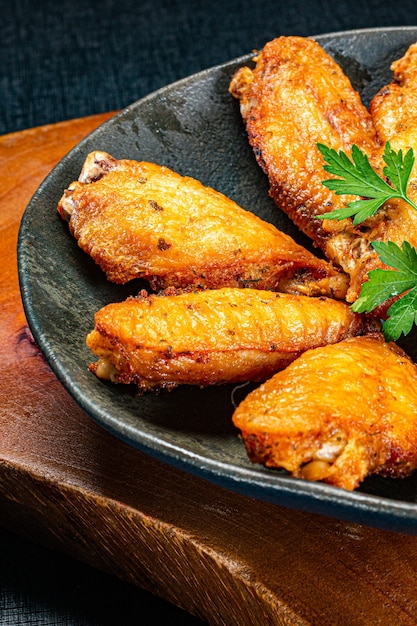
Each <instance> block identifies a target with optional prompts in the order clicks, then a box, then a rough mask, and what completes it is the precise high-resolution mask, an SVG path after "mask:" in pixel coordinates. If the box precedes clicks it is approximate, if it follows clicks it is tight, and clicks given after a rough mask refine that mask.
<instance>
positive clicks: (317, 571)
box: [0, 113, 417, 626]
mask: <svg viewBox="0 0 417 626" xmlns="http://www.w3.org/2000/svg"><path fill="white" fill-rule="evenodd" d="M110 115H111V114H110V113H108V114H103V115H98V116H94V117H89V118H83V119H79V120H74V121H69V122H63V123H60V124H56V125H50V126H43V127H40V128H34V129H30V130H27V131H24V132H19V133H14V134H10V135H6V136H3V137H0V204H1V208H0V232H1V248H0V250H1V258H0V282H1V289H0V298H1V308H0V333H1V335H0V345H1V361H0V422H1V428H0V524H2V525H3V526H4V527H6V528H8V529H10V530H12V531H13V532H16V533H18V534H20V535H22V536H23V537H25V538H29V539H30V540H32V541H35V542H38V543H40V544H43V545H44V546H46V547H49V548H53V549H56V550H58V551H61V552H64V553H67V554H69V555H71V556H73V557H76V558H78V559H80V560H82V561H84V562H86V563H88V564H90V565H93V566H95V567H96V568H99V569H101V570H104V571H106V572H110V573H112V574H114V575H115V576H117V577H119V578H121V579H124V580H126V581H130V582H132V583H134V584H136V585H138V586H140V587H143V588H144V589H146V590H148V591H151V592H152V593H155V594H157V595H159V596H161V597H163V598H165V599H167V600H169V601H170V602H172V603H174V604H176V605H178V606H179V607H181V608H183V609H186V610H187V611H189V612H190V613H192V614H194V615H196V616H198V617H200V618H201V619H203V620H205V621H207V622H208V623H209V624H213V625H220V624H222V625H230V626H237V625H238V626H246V625H247V626H257V625H259V626H267V625H269V624H274V625H276V624H278V625H281V624H282V625H283V624H286V625H289V624H291V625H293V626H294V625H295V626H307V625H313V624H314V625H320V626H330V625H331V626H337V625H339V624H340V625H343V626H349V625H352V626H359V625H361V624H366V625H372V626H375V625H376V624H381V625H383V626H390V625H392V626H404V625H410V626H411V625H415V624H417V536H416V537H414V536H408V535H402V534H397V533H391V532H387V531H381V530H375V529H372V528H368V527H364V526H361V525H358V524H352V523H347V522H341V521H338V520H334V519H328V518H324V517H319V516H317V515H312V514H308V513H304V512H300V511H292V510H286V509H284V508H279V507H277V506H274V505H271V504H267V503H263V502H258V501H255V500H251V499H249V498H246V497H244V496H240V495H237V494H234V493H231V492H228V491H226V490H223V489H221V488H219V487H217V486H215V485H212V484H210V483H207V482H205V481H204V480H202V479H199V478H197V477H194V476H191V475H188V474H187V473H185V472H182V471H180V470H177V469H173V468H172V467H169V466H167V465H165V464H163V463H162V462H159V461H156V460H155V459H153V458H150V457H148V456H146V455H144V454H142V453H141V452H139V451H137V450H134V449H132V448H130V447H128V446H127V445H125V444H124V443H123V442H121V441H119V440H118V439H116V438H115V437H113V436H112V435H111V434H109V433H108V432H105V431H104V430H102V429H101V428H100V427H99V426H98V425H96V424H95V422H93V421H92V420H91V419H90V418H88V417H87V416H86V415H85V414H84V413H83V412H82V411H81V410H80V409H79V408H78V406H77V405H76V404H75V402H74V401H73V400H72V399H71V398H70V397H69V396H68V394H67V393H66V391H65V390H64V389H63V388H62V386H61V385H60V383H59V382H58V380H57V379H56V378H55V376H54V374H53V373H52V372H51V370H50V368H49V366H48V365H47V364H46V362H45V361H44V359H43V357H42V355H41V353H40V352H39V350H38V349H37V347H36V345H35V344H34V342H33V339H32V336H31V333H30V331H29V330H28V328H27V325H26V320H25V316H24V313H23V309H22V305H21V300H20V292H19V286H18V277H17V266H16V242H17V233H18V227H19V222H20V219H21V216H22V213H23V211H24V209H25V206H26V204H27V203H28V201H29V200H30V197H31V195H32V194H33V192H34V191H35V190H36V188H37V187H38V185H39V184H40V183H41V181H42V180H43V178H44V177H45V176H46V175H47V174H48V172H49V171H50V170H51V169H52V167H53V166H54V165H55V164H56V163H57V162H58V161H59V160H60V159H61V158H62V156H63V155H64V154H65V153H66V152H67V151H68V150H69V149H71V148H72V147H73V146H74V145H75V144H76V143H78V141H80V140H81V139H82V138H83V137H84V136H85V135H86V134H87V133H88V132H90V131H92V130H93V129H94V128H96V127H97V126H98V125H99V124H101V123H102V122H104V121H105V120H106V119H107V118H109V117H110Z"/></svg>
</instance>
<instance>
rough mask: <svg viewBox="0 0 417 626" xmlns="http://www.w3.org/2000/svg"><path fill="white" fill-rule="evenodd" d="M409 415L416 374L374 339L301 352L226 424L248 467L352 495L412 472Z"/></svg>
mask: <svg viewBox="0 0 417 626" xmlns="http://www.w3.org/2000/svg"><path fill="white" fill-rule="evenodd" d="M416 415H417V366H416V365H415V364H414V363H413V362H412V361H411V360H410V359H409V357H408V356H407V355H406V354H405V353H404V352H403V351H402V350H401V349H400V348H399V347H397V346H396V345H395V344H394V343H386V342H385V341H384V340H383V338H382V337H381V336H378V335H377V334H375V336H362V337H353V338H349V339H346V340H344V341H341V342H340V343H337V344H334V345H328V346H325V347H322V348H317V349H314V350H309V351H307V352H305V353H304V354H303V355H301V356H300V357H299V358H298V359H297V360H296V361H294V362H293V363H292V364H290V365H289V366H288V367H287V368H286V369H285V370H283V371H281V372H279V373H277V374H275V375H274V376H273V377H272V378H271V379H269V380H268V381H267V382H266V383H264V384H262V385H261V386H260V387H258V388H257V389H255V390H254V391H252V392H251V393H249V394H248V395H247V396H246V398H245V399H244V400H243V401H242V402H241V404H240V405H239V406H238V407H237V409H236V411H235V413H234V415H233V418H232V419H233V422H234V424H235V426H236V427H237V428H238V429H239V430H240V431H241V434H242V437H243V440H244V443H245V446H246V450H247V453H248V456H249V458H250V460H251V461H253V462H254V463H261V464H264V465H266V466H268V467H275V468H283V469H285V470H287V471H288V472H289V473H290V474H291V475H293V476H295V477H298V478H305V479H308V480H322V481H324V482H327V483H330V484H333V485H336V486H337V487H342V488H344V489H348V490H352V489H355V488H356V487H358V486H359V485H360V483H361V482H362V481H363V480H364V478H365V477H366V476H368V475H370V474H379V475H381V476H390V477H403V476H407V475H408V474H410V473H411V472H412V471H413V470H415V469H416V467H417V419H416Z"/></svg>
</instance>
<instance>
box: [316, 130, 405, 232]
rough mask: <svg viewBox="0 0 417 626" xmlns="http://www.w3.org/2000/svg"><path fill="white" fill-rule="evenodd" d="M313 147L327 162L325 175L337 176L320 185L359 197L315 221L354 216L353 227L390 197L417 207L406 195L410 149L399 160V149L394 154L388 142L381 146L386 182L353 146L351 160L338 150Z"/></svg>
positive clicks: (319, 145)
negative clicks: (382, 147) (344, 206)
mask: <svg viewBox="0 0 417 626" xmlns="http://www.w3.org/2000/svg"><path fill="white" fill-rule="evenodd" d="M317 148H318V149H319V150H320V152H321V153H322V155H323V156H324V159H325V161H326V163H327V165H324V169H325V170H326V172H329V173H330V174H335V175H336V176H340V177H341V178H339V179H334V178H332V179H330V180H324V181H323V185H325V187H327V188H328V189H331V190H332V191H334V192H335V193H336V194H337V195H341V194H353V195H355V196H361V198H363V199H360V200H353V201H352V202H349V204H348V205H347V207H346V208H344V209H335V210H334V211H331V212H330V213H323V214H322V215H318V216H317V217H318V218H320V219H330V220H334V219H338V220H342V219H345V218H346V217H353V216H354V220H353V224H354V225H355V226H357V225H358V224H360V223H361V222H363V221H364V220H366V219H367V218H368V217H371V216H372V215H374V213H376V211H377V210H378V209H379V208H380V207H381V206H382V205H383V204H384V203H385V202H386V201H387V200H391V199H392V198H399V199H401V200H404V201H405V202H407V203H408V204H410V205H411V206H412V207H413V208H414V209H416V210H417V205H416V204H415V203H414V202H413V201H412V200H410V198H408V196H407V185H408V180H409V178H410V174H411V170H412V169H413V165H414V155H413V150H412V149H411V148H410V149H409V150H408V152H407V153H406V155H405V157H404V158H403V153H402V150H399V151H398V152H395V151H394V150H392V149H391V146H390V144H389V142H387V143H386V144H385V149H384V155H383V159H384V162H385V167H384V169H383V173H384V175H385V176H386V178H387V179H388V181H389V182H386V181H385V180H384V179H383V178H381V176H379V174H377V173H376V172H375V170H374V169H373V168H372V166H371V164H370V163H369V159H368V156H367V155H366V154H365V153H364V152H362V151H361V150H360V149H359V148H358V146H356V145H353V146H352V160H350V159H349V157H348V156H347V154H346V153H345V152H343V151H342V150H340V152H337V151H336V150H334V149H333V148H328V147H327V146H324V145H323V144H321V143H318V144H317ZM389 183H391V184H389Z"/></svg>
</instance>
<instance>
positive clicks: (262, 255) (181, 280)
mask: <svg viewBox="0 0 417 626" xmlns="http://www.w3.org/2000/svg"><path fill="white" fill-rule="evenodd" d="M58 211H59V213H60V215H61V216H62V217H63V218H64V219H66V220H68V222H69V228H70V231H71V232H72V234H73V235H74V236H75V237H76V239H77V240H78V244H79V245H80V247H81V248H82V249H83V250H84V251H85V252H87V253H88V254H90V255H91V257H92V258H93V259H94V260H95V261H96V263H98V264H99V265H100V267H101V268H102V269H103V270H104V272H105V273H106V275H107V277H108V279H109V280H111V281H113V282H115V283H126V282H128V281H130V280H132V279H133V278H143V279H146V280H147V281H149V284H150V286H151V288H152V289H155V290H159V289H165V288H166V287H169V286H174V287H177V288H187V287H192V288H214V287H224V286H233V287H243V286H247V285H249V286H252V287H255V288H260V289H274V290H278V291H285V292H290V293H303V294H307V295H333V296H334V297H338V298H343V297H344V295H345V293H346V287H347V280H346V276H345V275H343V274H341V273H340V272H338V271H335V270H334V269H333V268H332V266H331V265H330V264H328V263H327V262H326V261H324V260H322V259H319V258H318V257H316V256H315V255H313V254H311V253H310V252H308V251H307V250H306V249H305V248H303V247H302V246H300V245H298V244H297V243H296V242H295V241H293V239H292V238H291V237H289V236H288V235H286V234H285V233H283V232H280V231H279V230H278V229H276V228H275V227H274V226H273V225H272V224H269V223H266V222H265V221H263V220H261V219H260V218H259V217H257V216H256V215H254V214H253V213H251V212H250V211H246V210H244V209H243V208H241V207H240V206H238V205H237V204H236V203H235V202H233V201H232V200H230V199H229V198H227V197H225V196H224V195H223V194H221V193H219V192H217V191H215V190H213V189H211V188H208V187H205V186H203V185H202V184H201V183H200V182H198V181H196V180H195V179H192V178H190V177H183V176H180V175H179V174H177V173H175V172H173V171H172V170H170V169H168V168H167V167H163V166H159V165H156V164H152V163H146V162H137V161H133V160H116V159H114V158H113V157H111V156H110V155H109V154H107V153H104V152H93V153H91V154H89V155H88V157H87V159H86V161H85V163H84V166H83V169H82V172H81V174H80V177H79V180H78V181H75V182H73V183H72V184H71V185H70V186H69V188H68V189H67V190H66V191H65V193H64V195H63V196H62V198H61V200H60V202H59V205H58Z"/></svg>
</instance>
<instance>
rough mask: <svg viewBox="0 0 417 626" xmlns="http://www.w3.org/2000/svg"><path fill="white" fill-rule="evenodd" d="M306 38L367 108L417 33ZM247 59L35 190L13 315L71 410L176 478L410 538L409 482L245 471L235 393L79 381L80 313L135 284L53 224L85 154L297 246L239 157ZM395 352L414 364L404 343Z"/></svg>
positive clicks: (414, 526) (122, 117)
mask: <svg viewBox="0 0 417 626" xmlns="http://www.w3.org/2000/svg"><path fill="white" fill-rule="evenodd" d="M317 40H318V41H319V42H320V43H321V44H322V45H323V46H324V47H325V48H326V49H327V51H328V52H329V53H330V54H331V55H332V56H333V57H334V58H335V59H336V60H337V61H338V62H339V63H340V64H341V65H342V67H343V69H344V70H345V72H346V73H347V74H348V75H349V76H350V78H351V80H352V82H353V85H354V87H355V88H357V89H358V90H359V91H360V92H361V94H362V96H363V99H364V102H365V103H366V104H368V102H369V100H370V98H371V97H372V95H373V94H374V93H375V92H376V91H377V90H378V89H379V88H380V87H381V86H382V85H384V84H385V83H386V82H388V81H389V80H390V77H391V73H390V69H389V68H390V63H391V61H392V60H393V59H395V58H397V57H399V56H400V55H402V54H403V53H404V51H405V50H406V48H407V47H408V46H409V45H410V44H411V43H412V42H414V41H415V40H417V27H415V28H414V27H410V28H392V29H376V30H374V29H372V30H363V31H350V32H344V33H335V34H328V35H322V36H319V37H317ZM251 56H252V55H248V56H246V57H243V58H240V59H237V60H234V61H231V62H229V63H225V64H224V65H220V66H218V67H214V68H212V69H209V70H207V71H204V72H201V73H199V74H197V75H195V76H191V77H190V78H187V79H185V80H182V81H180V82H177V83H175V84H173V85H170V86H168V87H166V88H163V89H160V90H159V91H157V92H155V93H152V94H151V95H149V96H148V97H146V98H144V99H142V100H140V101H138V102H135V103H134V104H132V105H131V106H129V107H127V108H126V109H125V110H123V111H122V112H121V113H119V114H117V115H116V116H115V117H114V118H112V119H111V120H109V121H108V122H106V123H105V124H103V125H102V126H101V127H100V128H98V129H97V130H95V131H94V132H93V133H92V134H90V135H89V136H88V137H87V138H86V139H85V140H83V141H82V142H81V143H80V144H79V145H77V146H76V148H74V149H73V150H72V151H71V152H70V153H69V154H68V155H67V156H66V157H65V158H64V159H63V160H62V161H61V162H60V163H59V164H58V165H57V167H55V169H54V170H53V171H52V173H51V174H50V175H49V176H48V177H47V178H46V180H45V181H44V182H43V184H42V185H41V186H40V187H39V189H38V191H37V192H36V193H35V195H34V196H33V198H32V200H31V202H30V203H29V205H28V207H27V209H26V212H25V215H24V217H23V220H22V224H21V229H20V234H19V243H18V259H19V276H20V284H21V292H22V299H23V304H24V307H25V312H26V315H27V319H28V322H29V324H30V328H31V330H32V332H33V335H34V337H35V339H36V341H37V343H38V345H39V347H40V349H41V350H42V352H43V354H44V355H45V358H46V359H47V361H48V363H49V364H50V365H51V367H52V369H53V370H54V372H55V373H56V375H57V376H58V378H59V379H60V381H61V382H62V383H63V385H64V386H65V387H66V389H67V390H68V391H69V392H70V393H71V394H72V396H73V397H74V398H75V400H76V401H77V402H78V403H79V405H80V406H81V407H82V408H83V409H84V410H85V411H86V412H87V413H88V414H89V415H90V416H91V417H92V418H93V419H94V420H96V421H97V422H98V423H99V424H101V425H102V426H103V427H104V428H105V429H107V430H109V431H111V432H112V433H114V434H115V435H116V436H118V437H120V438H121V439H123V440H124V441H125V442H127V443H129V444H131V445H132V446H135V447H137V448H139V449H141V450H143V451H145V452H147V453H149V454H151V455H154V456H156V457H157V458H159V459H161V460H163V461H166V462H168V463H171V464H173V465H175V466H177V467H180V468H182V469H183V470H186V471H188V472H192V473H195V474H197V475H199V476H201V477H203V478H205V479H208V480H210V481H212V482H214V483H216V484H218V485H221V486H223V487H226V488H229V489H232V490H235V491H237V492H240V493H243V494H246V495H248V496H251V497H254V498H258V499H262V500H266V501H270V502H274V503H276V504H279V505H283V506H286V507H292V508H297V509H303V510H308V511H311V512H316V513H320V514H324V515H330V516H334V517H337V518H340V519H345V520H348V521H355V522H359V523H364V524H368V525H372V526H377V527H381V528H382V527H383V528H391V529H393V530H397V531H405V532H410V533H417V504H416V497H417V473H416V474H415V475H414V476H412V477H410V478H408V479H405V480H390V479H381V478H376V477H371V478H369V479H367V480H366V481H365V482H364V484H363V485H362V486H361V488H360V489H359V490H357V491H355V492H352V493H351V492H347V491H344V490H341V489H337V488H334V487H331V486H328V485H325V484H321V483H312V482H307V481H303V480H297V479H293V478H291V477H289V476H288V475H287V474H286V473H285V472H283V471H274V470H267V469H265V468H262V467H260V466H255V465H252V464H251V463H250V462H249V461H248V459H247V457H246V453H245V450H244V447H243V444H242V443H241V441H240V440H239V438H238V434H237V431H236V430H235V429H234V427H233V425H232V423H231V415H232V412H233V402H232V400H233V399H235V401H237V400H240V399H241V398H243V395H244V393H246V392H247V391H248V388H247V387H246V388H243V389H237V390H235V392H234V395H233V394H232V392H233V391H234V390H233V387H230V386H223V387H216V388H210V389H196V388H192V387H183V388H180V389H177V390H175V391H173V392H171V393H167V394H160V395H152V394H149V395H144V396H141V397H135V396H134V393H132V390H131V389H127V388H125V387H123V386H121V385H120V386H114V385H110V384H105V383H103V382H101V381H99V380H98V379H97V378H96V377H95V376H94V375H93V374H91V373H89V372H88V371H87V364H88V363H89V362H90V361H91V360H92V355H91V354H90V352H89V350H88V349H87V348H86V346H85V336H86V334H87V333H88V332H89V331H90V330H91V329H92V327H93V315H94V313H95V311H96V310H97V309H99V308H100V307H102V306H103V305H104V304H106V303H108V302H110V301H118V300H122V299H124V298H125V297H126V296H127V295H129V294H130V293H137V290H138V288H139V286H140V285H139V284H138V282H135V283H131V284H129V285H127V286H125V287H120V286H117V285H112V284H110V283H108V282H107V281H106V280H105V278H104V275H103V274H102V273H101V271H100V270H99V269H98V267H97V266H96V265H94V263H93V262H92V261H91V259H90V258H89V257H88V256H87V255H86V254H85V253H83V252H82V251H81V250H80V249H79V248H78V247H77V244H76V242H75V241H74V239H73V238H72V237H71V236H70V234H69V232H68V228H67V225H66V224H64V222H63V221H62V220H61V219H60V218H59V216H58V214H57V212H56V205H57V202H58V200H59V198H60V196H61V194H62V192H63V190H64V189H65V188H66V187H67V186H68V184H69V183H70V182H71V181H73V180H74V179H76V178H78V175H79V172H80V169H81V166H82V163H83V161H84V159H85V156H86V155H87V153H88V152H90V151H91V150H97V149H98V150H105V151H107V152H109V153H110V154H112V155H113V156H115V157H117V158H131V159H139V160H140V159H142V160H149V161H154V162H156V163H159V164H164V165H167V166H169V167H171V168H172V169H174V170H176V171H178V172H180V173H181V174H187V175H190V176H193V177H195V178H197V179H199V180H201V181H202V182H203V183H204V184H206V185H210V186H212V187H214V188H215V189H217V190H219V191H221V192H223V193H225V194H227V195H228V196H230V197H231V198H233V199H234V200H236V201H237V202H238V203H239V204H240V205H241V206H243V207H245V208H247V209H250V210H252V211H254V212H255V213H257V214H258V215H260V216H261V217H262V218H264V219H266V220H269V221H271V222H273V223H275V224H276V225H277V226H278V227H279V228H281V229H282V230H284V231H287V232H288V233H289V234H291V235H292V236H293V237H295V238H296V239H297V240H298V241H299V242H301V243H303V244H305V245H307V246H308V247H309V242H308V241H306V239H304V238H303V237H302V236H301V235H300V234H299V233H298V231H297V230H296V228H295V227H294V226H292V224H291V223H290V222H289V221H288V220H287V218H286V217H285V216H284V215H283V214H281V213H280V211H278V210H277V209H276V208H275V206H274V205H273V203H272V201H271V200H270V199H269V197H268V184H267V180H266V177H265V176H264V175H263V173H262V172H261V170H260V168H259V167H258V165H257V164H256V162H255V158H254V156H253V154H252V151H251V149H250V148H249V145H248V142H247V139H246V135H245V130H244V127H243V123H242V120H241V117H240V114H239V109H238V103H237V102H236V101H235V100H234V99H233V98H232V97H231V96H230V95H229V93H228V84H229V81H230V78H231V76H232V74H233V73H234V72H235V70H236V69H237V68H238V67H239V66H240V65H242V64H244V63H245V64H247V63H250V61H251ZM405 348H406V349H407V350H408V352H409V353H410V354H411V355H412V356H413V357H415V356H416V353H417V341H416V339H413V338H410V339H408V340H407V342H406V343H405Z"/></svg>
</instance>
